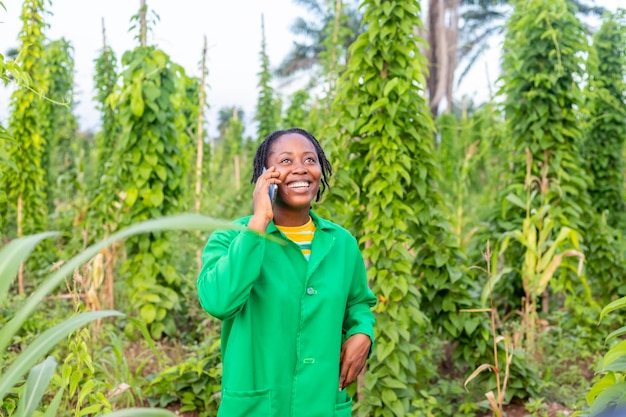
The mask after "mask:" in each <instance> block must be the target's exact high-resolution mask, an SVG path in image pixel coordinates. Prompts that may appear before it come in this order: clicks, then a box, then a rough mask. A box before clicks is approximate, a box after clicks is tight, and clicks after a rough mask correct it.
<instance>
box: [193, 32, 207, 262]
mask: <svg viewBox="0 0 626 417" xmlns="http://www.w3.org/2000/svg"><path fill="white" fill-rule="evenodd" d="M206 50H207V42H206V35H205V36H204V46H203V48H202V78H201V81H200V111H199V112H198V132H197V138H196V143H197V148H198V150H197V158H196V205H195V209H196V213H200V203H201V196H202V160H203V158H204V105H205V101H206V93H205V91H204V83H205V76H206ZM197 235H198V237H199V236H200V232H199V231H198V233H197ZM196 259H197V262H198V271H200V269H202V251H201V249H200V248H198V250H197V252H196Z"/></svg>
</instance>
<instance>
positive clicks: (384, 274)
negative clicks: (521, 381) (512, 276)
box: [328, 0, 479, 416]
mask: <svg viewBox="0 0 626 417" xmlns="http://www.w3.org/2000/svg"><path fill="white" fill-rule="evenodd" d="M362 6H363V8H364V10H365V15H364V20H363V25H364V27H365V28H366V31H365V32H364V33H363V34H362V35H361V36H359V38H358V39H357V40H356V42H355V43H354V44H353V45H352V46H351V49H350V60H349V62H348V67H347V70H346V73H345V74H344V75H343V76H342V78H341V79H340V81H339V91H338V93H337V97H336V99H335V102H334V104H333V109H332V111H331V114H332V115H333V116H334V117H333V119H332V121H331V126H332V127H333V131H332V132H331V134H330V136H329V138H328V141H329V142H332V143H333V146H332V147H331V150H332V153H333V154H334V155H333V160H334V161H335V168H336V169H335V170H336V172H337V183H336V185H335V187H333V189H334V190H335V191H333V192H334V193H335V196H341V195H343V196H346V197H347V202H348V206H347V207H345V209H346V210H344V211H345V216H346V220H345V224H347V225H350V227H351V229H352V231H353V233H354V234H355V235H356V236H357V238H358V240H359V244H360V246H361V248H362V251H363V255H364V258H365V260H366V263H367V264H368V277H369V279H370V280H371V284H372V290H373V291H374V293H375V294H377V295H378V300H379V303H378V306H377V308H376V313H377V326H376V343H375V349H374V352H373V354H372V362H371V364H370V367H369V372H368V373H367V374H366V375H365V380H364V387H363V388H364V395H363V396H362V399H361V400H360V401H359V403H358V405H357V408H358V413H359V415H375V416H380V415H385V416H386V415H392V414H393V415H396V416H405V415H411V413H414V412H416V410H417V409H418V408H419V407H420V406H421V405H423V404H421V403H420V400H419V398H420V394H419V392H418V387H419V385H420V384H421V383H423V382H425V381H426V380H427V378H428V377H429V375H427V374H426V373H425V371H424V369H423V365H420V363H419V359H418V358H419V357H420V354H419V352H418V350H419V347H418V344H419V340H420V338H421V337H423V335H424V334H425V332H426V329H427V318H426V317H425V315H424V313H423V312H422V311H420V293H421V296H422V297H423V298H424V301H425V303H424V304H423V307H422V308H424V310H425V311H426V312H427V313H428V315H429V316H430V317H431V318H432V320H433V322H434V324H435V325H436V326H437V327H438V328H443V329H444V331H445V330H447V331H448V332H449V334H450V335H454V336H456V337H460V338H463V335H464V334H466V332H467V331H469V333H471V332H472V331H473V330H474V329H476V326H478V322H479V320H478V318H476V319H475V320H474V321H472V320H470V321H471V323H470V324H467V320H466V317H461V313H458V309H459V304H461V305H463V306H464V307H466V306H469V301H470V300H469V297H468V296H467V293H466V291H467V288H466V286H467V282H466V281H465V280H464V279H462V277H461V274H460V272H459V270H458V269H457V268H456V267H455V264H456V259H455V252H454V250H453V248H452V243H451V239H450V238H451V235H450V234H449V231H448V229H447V221H446V218H445V216H444V215H443V212H442V207H443V201H442V198H441V196H440V195H439V193H438V192H437V189H436V185H435V180H436V178H437V175H438V172H437V170H436V161H435V158H434V150H433V133H434V126H433V122H432V120H431V118H430V111H429V108H428V105H427V103H426V101H425V99H424V85H425V80H424V71H425V60H424V57H423V56H422V55H421V52H420V49H419V48H420V44H421V43H422V42H423V41H422V40H421V39H420V38H419V37H417V36H416V31H415V28H419V27H422V22H421V20H420V17H419V12H420V7H419V3H418V2H417V1H406V0H403V1H399V0H395V1H391V0H387V1H375V0H366V1H364V2H363V5H362ZM348 196H349V197H348ZM336 200H339V201H342V200H340V199H336ZM418 286H419V288H420V291H419V292H418V289H417V288H418Z"/></svg>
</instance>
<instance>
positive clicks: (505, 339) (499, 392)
mask: <svg viewBox="0 0 626 417" xmlns="http://www.w3.org/2000/svg"><path fill="white" fill-rule="evenodd" d="M483 257H484V259H485V261H486V263H487V269H486V270H485V272H486V273H487V285H486V288H487V289H488V294H489V304H490V306H489V308H485V309H471V310H463V311H464V312H468V313H481V312H488V313H489V318H490V323H491V337H492V340H493V342H492V346H493V363H492V364H491V363H484V364H481V365H480V366H478V368H476V369H475V370H474V371H473V372H472V373H471V374H470V376H468V377H467V379H466V380H465V383H464V384H463V385H464V386H465V387H466V388H467V384H468V383H470V382H471V381H472V380H473V379H474V378H476V377H477V376H478V375H479V374H480V373H481V372H483V371H486V370H489V371H491V372H493V374H494V375H495V378H496V388H495V389H496V393H495V394H494V392H493V390H490V391H488V392H487V393H486V394H485V397H487V401H488V402H489V406H490V407H491V411H492V412H493V415H494V416H496V417H502V416H503V415H505V414H504V410H503V408H502V406H503V404H504V402H505V395H506V389H507V384H508V382H509V376H510V373H509V370H510V367H511V362H512V361H513V352H509V350H510V348H511V346H510V344H511V341H510V336H508V335H506V336H500V335H498V333H497V330H496V315H497V310H496V309H495V307H494V304H493V279H492V273H491V259H492V253H491V248H490V246H489V242H487V249H486V250H485V252H484V253H483ZM501 342H502V343H504V358H505V361H504V364H503V365H504V368H502V367H501V364H500V359H499V354H498V348H499V345H500V343H501Z"/></svg>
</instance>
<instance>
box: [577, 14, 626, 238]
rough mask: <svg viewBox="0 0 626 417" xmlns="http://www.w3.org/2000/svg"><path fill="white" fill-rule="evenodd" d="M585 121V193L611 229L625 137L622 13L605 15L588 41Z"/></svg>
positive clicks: (619, 217) (620, 211)
mask: <svg viewBox="0 0 626 417" xmlns="http://www.w3.org/2000/svg"><path fill="white" fill-rule="evenodd" d="M588 68H589V88H588V89H587V91H588V97H589V100H588V104H587V106H586V107H587V109H588V111H589V116H590V123H589V127H588V131H587V132H586V141H585V146H584V148H583V149H584V154H585V162H586V167H587V171H588V172H589V175H590V176H591V178H592V180H593V186H591V187H590V188H589V194H590V196H591V201H592V202H593V207H594V208H595V209H596V210H597V211H598V212H604V211H606V212H608V217H607V221H608V224H609V225H610V226H611V227H620V226H621V227H622V228H623V227H624V226H625V225H624V224H623V216H624V197H623V188H624V173H623V165H624V163H623V155H622V153H623V148H624V140H625V139H626V101H625V99H624V90H626V83H625V82H624V76H625V75H626V20H625V17H624V11H623V10H622V11H620V12H618V13H616V14H615V15H608V16H606V17H605V19H604V23H603V24H602V26H601V27H600V30H599V31H598V32H597V33H596V34H595V35H594V37H593V48H591V51H590V53H589V59H588Z"/></svg>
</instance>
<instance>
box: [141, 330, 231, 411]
mask: <svg viewBox="0 0 626 417" xmlns="http://www.w3.org/2000/svg"><path fill="white" fill-rule="evenodd" d="M219 353H220V339H219V334H218V333H217V332H214V333H212V335H211V336H209V337H207V338H205V339H204V340H203V342H202V344H201V345H200V346H198V347H196V348H194V350H193V351H192V352H190V356H189V357H188V359H186V360H185V361H183V362H181V363H178V364H176V365H173V366H170V367H169V368H166V369H164V370H163V371H161V372H159V373H158V374H157V375H156V376H155V377H154V379H152V380H151V381H150V385H149V386H148V387H147V388H146V395H147V396H148V402H149V403H150V405H152V406H159V407H166V406H168V405H174V404H176V405H180V409H179V412H181V413H182V412H189V411H194V412H196V413H198V415H199V416H200V417H208V416H211V415H215V414H216V413H217V407H218V405H219V402H220V393H221V380H222V366H221V363H220V355H219Z"/></svg>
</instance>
